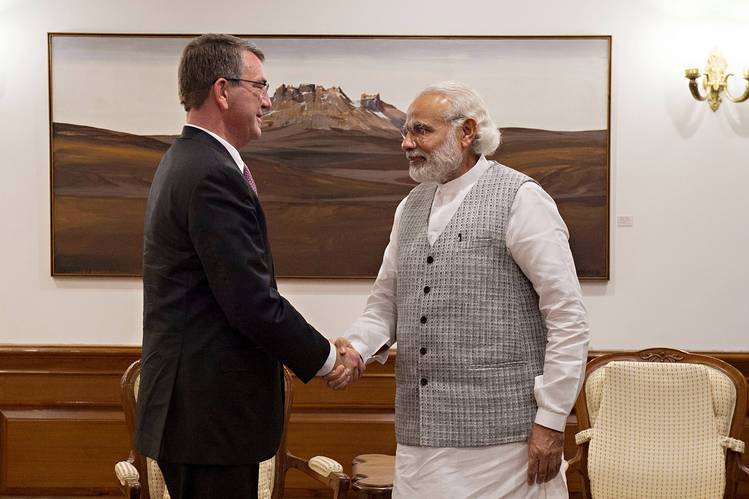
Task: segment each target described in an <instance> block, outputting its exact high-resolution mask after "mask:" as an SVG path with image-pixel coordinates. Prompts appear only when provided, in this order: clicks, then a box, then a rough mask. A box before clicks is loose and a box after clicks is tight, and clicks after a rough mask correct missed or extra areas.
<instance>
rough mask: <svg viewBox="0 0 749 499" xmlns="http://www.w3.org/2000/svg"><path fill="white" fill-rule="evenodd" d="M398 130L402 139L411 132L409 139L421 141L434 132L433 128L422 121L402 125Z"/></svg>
mask: <svg viewBox="0 0 749 499" xmlns="http://www.w3.org/2000/svg"><path fill="white" fill-rule="evenodd" d="M400 132H401V137H403V140H406V137H408V134H411V139H412V140H413V141H414V142H421V141H422V140H424V139H426V138H427V137H428V136H429V135H431V134H432V133H434V129H433V128H432V127H430V126H427V125H425V124H423V123H416V124H414V125H410V126H408V125H406V126H404V127H403V128H401V129H400Z"/></svg>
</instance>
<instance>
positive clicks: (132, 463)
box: [115, 360, 350, 499]
mask: <svg viewBox="0 0 749 499" xmlns="http://www.w3.org/2000/svg"><path fill="white" fill-rule="evenodd" d="M139 382H140V361H139V360H138V361H135V362H134V363H133V364H132V365H131V366H130V367H128V369H127V371H125V374H124V375H123V376H122V380H121V382H120V389H121V395H122V406H123V408H124V410H125V422H126V423H127V429H128V432H129V433H130V441H131V442H132V439H133V434H134V430H135V405H136V400H137V399H138V386H139ZM284 385H285V406H284V407H285V408H284V430H283V435H282V436H281V444H280V446H279V448H278V452H277V453H276V455H275V456H274V457H272V458H271V459H269V460H267V461H264V462H263V463H260V473H259V478H258V499H281V498H282V497H283V494H284V481H285V479H286V472H287V471H288V470H290V469H297V470H299V471H301V472H302V473H304V474H305V475H308V476H310V477H312V478H314V479H315V480H317V481H319V482H321V483H323V484H325V485H326V486H328V487H329V488H330V489H331V490H332V494H333V495H332V497H333V499H345V498H346V496H347V495H348V490H349V485H350V480H349V477H348V476H347V475H346V474H344V473H343V472H342V469H343V467H342V466H341V465H340V464H339V463H337V462H336V461H333V460H332V459H330V458H327V457H324V456H315V457H313V458H312V459H310V460H309V461H307V460H306V459H302V458H299V457H297V456H295V455H293V454H291V453H290V452H288V450H287V449H286V428H287V426H288V423H289V416H290V415H291V403H292V399H293V393H292V383H291V374H290V373H289V371H288V370H287V369H286V368H284ZM115 475H116V477H117V479H118V480H119V482H120V489H121V490H122V492H123V494H124V495H125V497H128V498H130V499H167V498H169V493H168V491H167V490H166V486H165V485H164V478H163V476H162V475H161V470H160V469H159V467H158V465H157V463H156V461H154V460H153V459H151V458H147V457H144V456H142V455H140V454H139V453H138V451H136V450H135V449H133V450H131V451H130V456H129V458H128V459H127V461H120V462H119V463H117V464H116V465H115Z"/></svg>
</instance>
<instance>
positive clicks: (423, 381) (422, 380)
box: [421, 378, 428, 386]
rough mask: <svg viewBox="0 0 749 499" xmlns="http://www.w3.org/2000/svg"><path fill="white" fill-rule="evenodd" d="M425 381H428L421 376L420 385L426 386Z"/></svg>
mask: <svg viewBox="0 0 749 499" xmlns="http://www.w3.org/2000/svg"><path fill="white" fill-rule="evenodd" d="M427 383H428V381H427V379H426V378H421V386H427Z"/></svg>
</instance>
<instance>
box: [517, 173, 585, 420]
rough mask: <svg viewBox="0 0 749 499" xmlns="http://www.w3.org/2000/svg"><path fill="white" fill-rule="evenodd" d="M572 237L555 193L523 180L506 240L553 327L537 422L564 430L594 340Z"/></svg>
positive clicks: (538, 387) (539, 380)
mask: <svg viewBox="0 0 749 499" xmlns="http://www.w3.org/2000/svg"><path fill="white" fill-rule="evenodd" d="M568 238H569V233H568V231H567V226H566V225H565V224H564V221H563V220H562V217H561V216H560V215H559V211H558V210H557V207H556V204H555V203H554V200H553V199H552V198H551V196H549V195H548V194H547V193H546V192H545V191H544V190H543V189H542V188H541V187H540V186H539V185H538V184H536V183H534V182H526V183H525V184H523V185H522V186H521V187H520V188H519V189H518V192H517V194H516V196H515V200H514V201H513V204H512V207H511V209H510V217H509V219H508V222H507V233H506V243H507V249H508V251H509V252H510V254H511V255H512V258H513V259H514V260H515V262H516V263H517V264H518V266H519V267H520V268H521V270H522V271H523V273H524V274H525V275H526V276H527V277H528V279H529V280H530V281H531V283H532V284H533V288H534V289H535V290H536V293H537V294H538V298H539V300H538V301H539V303H538V305H539V309H540V310H541V316H542V317H543V320H544V322H545V324H546V328H547V329H548V339H547V344H546V353H545V357H544V370H543V374H542V375H539V376H537V377H536V380H535V386H534V394H535V397H536V402H537V404H538V411H537V413H536V419H535V421H536V423H538V424H540V425H542V426H545V427H547V428H551V429H554V430H557V431H564V427H565V424H566V421H567V416H568V415H569V413H570V411H571V410H572V407H573V405H574V404H575V399H576V398H577V394H578V392H579V390H580V387H581V386H582V381H583V378H584V375H585V363H586V360H587V354H588V342H589V340H590V336H589V333H588V329H589V328H588V320H587V311H586V309H585V305H584V304H583V299H582V291H581V289H580V283H579V282H578V280H577V273H576V271H575V262H574V261H573V259H572V253H571V252H570V247H569V243H568Z"/></svg>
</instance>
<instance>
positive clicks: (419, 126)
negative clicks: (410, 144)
mask: <svg viewBox="0 0 749 499" xmlns="http://www.w3.org/2000/svg"><path fill="white" fill-rule="evenodd" d="M462 119H463V116H455V117H454V118H449V119H446V120H445V123H453V122H456V121H460V120H462ZM434 132H435V129H434V128H432V127H431V126H429V125H426V124H424V123H418V122H417V123H414V124H413V125H405V126H403V128H401V129H400V133H401V137H403V140H406V137H407V136H408V135H409V134H411V139H412V140H413V141H414V142H421V141H423V140H425V139H426V138H427V137H429V136H430V135H431V134H433V133H434Z"/></svg>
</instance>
